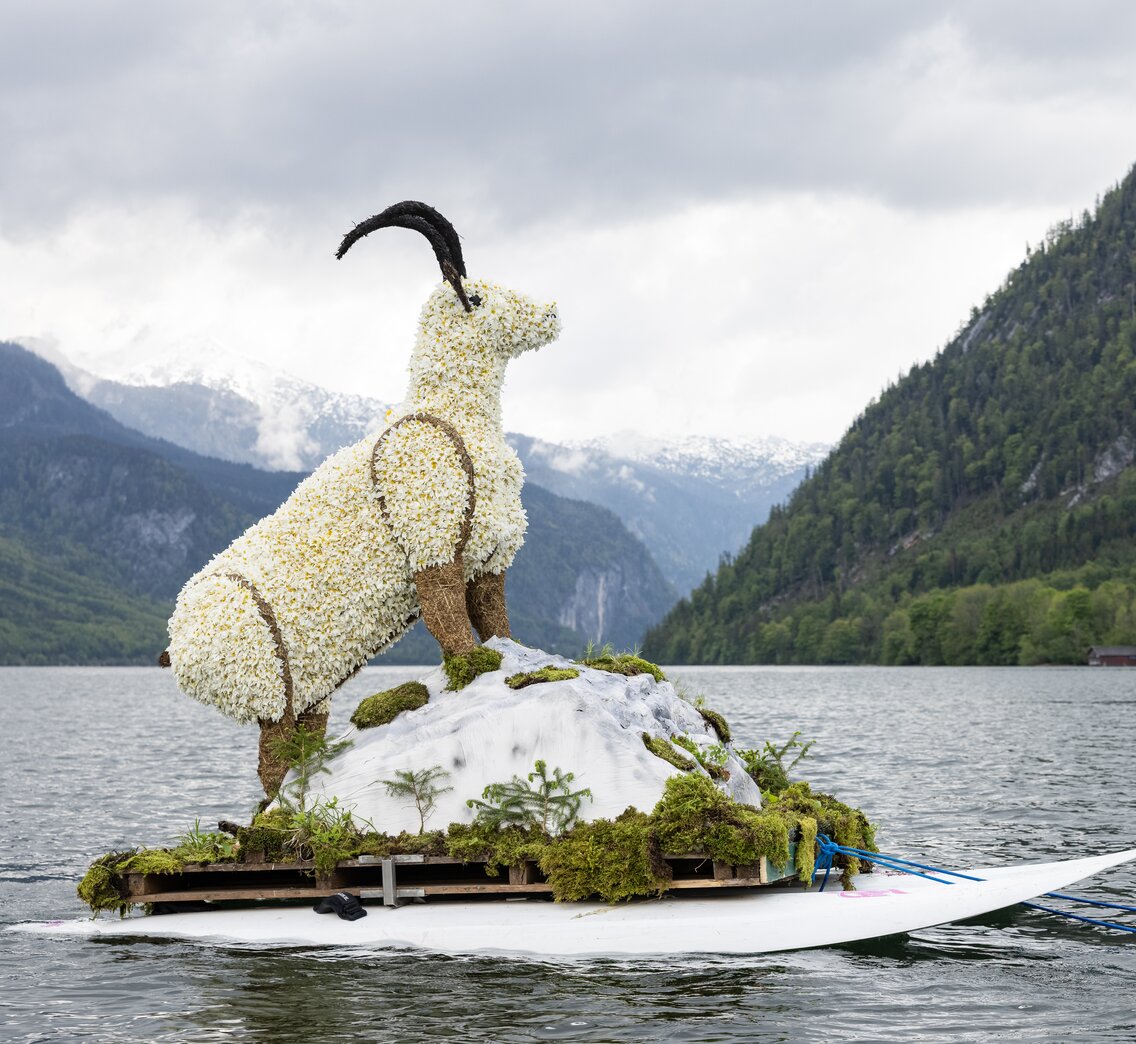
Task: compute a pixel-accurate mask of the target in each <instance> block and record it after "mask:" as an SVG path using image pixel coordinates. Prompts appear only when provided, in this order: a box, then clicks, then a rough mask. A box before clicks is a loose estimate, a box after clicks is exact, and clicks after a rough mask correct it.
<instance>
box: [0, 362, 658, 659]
mask: <svg viewBox="0 0 1136 1044" xmlns="http://www.w3.org/2000/svg"><path fill="white" fill-rule="evenodd" d="M301 478H303V472H280V471H265V470H262V469H259V468H254V467H253V466H252V465H250V464H239V463H234V462H231V461H225V460H220V459H217V458H214V457H207V456H204V455H201V454H198V453H195V452H193V451H192V450H190V449H186V448H184V447H182V446H178V445H175V444H174V443H172V442H170V441H167V440H163V439H159V438H155V437H153V436H151V435H147V434H145V433H142V432H139V431H136V430H134V429H132V428H130V427H127V426H125V425H123V424H122V423H120V422H119V421H117V420H116V419H115V418H113V417H112V416H111V415H110V414H109V413H107V412H106V411H104V410H102V409H99V408H97V407H95V406H93V405H92V404H91V403H89V402H87V401H86V400H84V399H82V398H81V397H79V396H78V395H76V394H75V393H74V392H73V391H72V390H71V389H70V388H69V387H68V385H67V384H66V382H65V381H64V379H63V377H62V375H61V374H60V372H59V370H58V369H57V368H56V367H55V366H53V365H52V364H51V363H49V362H47V361H46V360H44V359H42V358H40V357H38V356H37V355H35V354H33V353H31V352H29V351H27V350H25V349H24V348H22V347H20V346H19V345H15V344H8V343H0V662H3V663H152V662H154V660H155V658H156V656H157V654H158V652H159V651H160V650H161V649H162V648H163V647H164V645H165V640H166V639H165V621H166V618H167V617H168V615H169V611H170V609H171V607H172V602H173V598H174V596H175V594H176V592H177V590H178V589H179V588H180V586H181V584H182V583H184V581H185V580H186V579H188V577H189V576H190V575H192V574H193V573H194V572H195V571H196V570H197V569H199V568H200V567H201V566H202V565H204V564H205V563H206V562H207V561H208V560H209V558H210V557H211V556H212V555H213V554H214V553H216V552H217V551H219V550H221V549H222V548H223V547H224V546H225V545H226V544H227V543H228V542H229V541H230V540H232V539H233V537H234V536H236V535H237V534H239V533H240V532H241V531H242V530H243V529H245V528H246V527H247V526H248V525H250V524H251V523H252V522H254V521H255V520H256V519H258V518H260V517H262V516H263V515H265V514H268V513H270V512H271V511H273V510H275V508H276V507H277V506H278V505H279V504H280V503H281V502H282V501H283V500H284V499H285V498H286V497H287V496H288V495H289V494H290V493H291V491H292V489H293V488H295V486H296V484H297V483H298V482H299V481H300V479H301ZM524 501H525V507H526V509H527V511H528V514H529V534H528V539H527V542H526V544H525V546H524V548H523V549H522V551H521V553H520V554H519V555H518V557H517V560H516V562H515V563H514V565H513V567H512V569H511V570H510V573H509V598H510V606H511V610H512V617H513V624H514V631H515V633H516V634H517V635H518V636H519V637H520V638H522V639H523V640H525V641H528V642H530V643H533V644H538V645H541V646H543V647H545V648H549V649H557V650H561V651H564V652H567V653H571V654H578V653H579V652H580V651H581V650H582V649H583V647H584V646H585V644H586V643H587V642H588V641H589V640H593V641H596V642H599V643H602V642H605V641H611V642H612V643H613V644H616V645H620V646H628V645H631V644H634V643H635V642H636V641H637V640H638V638H639V636H640V635H642V633H643V631H644V630H645V628H646V627H647V626H648V624H650V623H651V622H653V621H654V620H656V619H658V618H659V616H660V615H661V614H662V613H663V612H664V611H665V610H666V608H667V606H669V605H670V604H671V603H672V602H673V601H674V598H675V591H674V589H673V587H672V586H671V585H670V584H669V583H668V582H667V581H666V579H665V578H664V577H663V575H662V574H661V573H660V571H659V569H658V567H657V566H656V564H655V563H654V561H653V560H652V558H651V556H650V554H649V552H648V551H647V550H646V548H645V547H644V546H643V545H642V543H641V542H640V541H639V540H638V539H636V538H635V537H634V536H633V535H632V534H631V533H629V532H628V531H627V529H626V528H625V527H624V526H623V524H622V523H621V522H620V521H619V519H618V518H617V517H616V516H615V515H614V514H613V513H611V512H610V511H608V510H606V509H605V508H602V507H599V506H597V505H594V504H587V503H582V502H579V501H572V500H568V499H565V498H562V497H558V496H556V495H555V494H553V493H551V492H548V491H546V490H543V489H540V488H539V487H538V486H536V485H532V484H530V485H529V486H528V487H527V488H526V490H525V494H524ZM436 655H437V653H436V645H434V644H433V643H432V640H431V639H429V637H428V636H426V635H425V634H424V632H419V633H418V634H415V633H413V632H412V633H411V634H410V635H408V636H407V637H406V638H404V639H403V641H402V642H400V643H399V644H398V645H397V646H395V648H394V649H393V650H392V651H391V653H388V654H387V656H388V658H389V660H390V661H391V662H394V661H395V659H396V658H397V659H398V660H399V661H401V662H408V661H414V662H429V661H431V660H433V659H436Z"/></svg>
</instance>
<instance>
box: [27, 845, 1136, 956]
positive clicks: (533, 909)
mask: <svg viewBox="0 0 1136 1044" xmlns="http://www.w3.org/2000/svg"><path fill="white" fill-rule="evenodd" d="M1132 859H1136V849H1130V850H1128V851H1126V852H1117V853H1115V854H1113V855H1103V856H1092V857H1089V858H1086V859H1070V860H1066V861H1063V862H1057V863H1034V864H1026V865H1019V866H1007V867H994V868H987V867H984V868H979V869H974V870H967V871H965V872H966V873H968V874H970V875H972V876H974V877H981V878H983V879H984V880H981V881H966V880H958V879H952V880H954V883H952V884H943V883H941V882H936V881H928V880H925V879H923V878H919V877H912V876H909V875H904V874H895V873H873V874H862V875H860V876H859V877H857V879H856V881H855V884H856V889H855V890H854V891H843V890H841V889H840V886H839V880H838V879H837V878H836V877H835V876H834V877H833V879H832V881H831V882H830V884H829V886H828V888H827V889H826V890H825V891H824V892H821V891H818V889H817V886H816V885H814V886H813V888H812V889H809V890H806V889H803V888H800V887H789V888H782V887H773V888H767V889H758V890H754V891H750V892H746V893H743V894H734V895H727V896H716V897H714V898H708V899H707V898H697V899H694V898H687V897H680V896H675V895H668V896H665V897H664V898H662V899H657V900H642V901H636V902H629V903H621V904H618V905H615V906H608V905H605V904H603V903H553V902H548V901H545V900H534V899H527V900H522V901H506V902H502V901H491V902H435V903H425V904H409V905H406V906H401V907H397V908H387V907H383V906H380V905H378V904H371V905H370V906H368V907H367V912H368V916H367V917H363V918H361V919H359V920H357V921H344V920H341V919H340V918H338V917H336V916H335V915H334V914H317V913H315V912H314V911H313V910H312V909H311V907H310V906H306V905H305V906H288V907H280V906H276V907H274V906H270V905H267V904H265V905H264V906H258V907H253V908H244V909H218V910H208V911H202V912H196V913H182V914H163V915H160V916H149V917H147V916H141V915H139V916H132V917H127V918H125V919H119V918H106V919H99V920H76V921H49V922H46V923H32V924H21V925H15V926H13V928H12V929H11V930H16V931H26V932H37V933H47V934H53V935H77V936H100V937H122V936H132V937H139V936H141V937H149V938H155V939H194V940H198V941H201V942H207V943H214V944H221V945H229V944H238V945H250V946H255V947H257V948H264V947H290V946H334V947H362V948H366V949H368V950H373V949H383V948H412V949H419V950H430V951H433V952H438V953H446V954H513V955H518V956H540V957H583V956H613V955H620V956H622V955H634V954H683V953H718V954H726V953H729V954H752V953H769V952H772V951H777V950H799V949H806V948H808V947H813V946H830V945H833V944H835V943H844V942H853V941H856V940H859V939H874V938H878V937H880V936H884V935H893V934H896V933H900V932H911V931H915V930H917V929H919V928H929V927H931V926H933V925H937V924H945V923H947V922H949V921H958V920H962V919H964V918H967V917H975V916H977V915H979V914H984V913H990V912H991V911H994V910H1000V909H1002V908H1003V907H1007V906H1013V905H1015V904H1016V903H1020V902H1022V901H1023V900H1026V899H1031V898H1034V897H1035V896H1039V895H1042V894H1044V893H1045V892H1052V891H1056V890H1058V889H1061V888H1065V887H1067V886H1069V885H1071V884H1073V883H1074V882H1075V881H1079V880H1081V879H1082V878H1085V877H1090V876H1091V875H1093V874H1096V873H1099V872H1100V871H1102V870H1106V869H1108V868H1109V867H1111V866H1117V865H1119V864H1120V863H1125V862H1128V861H1129V860H1132ZM834 885H835V887H834Z"/></svg>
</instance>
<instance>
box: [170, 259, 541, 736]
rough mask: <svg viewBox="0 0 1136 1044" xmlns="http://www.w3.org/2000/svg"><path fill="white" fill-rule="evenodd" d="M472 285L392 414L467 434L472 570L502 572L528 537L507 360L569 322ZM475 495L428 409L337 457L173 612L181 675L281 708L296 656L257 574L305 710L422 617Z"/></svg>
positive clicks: (246, 702)
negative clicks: (427, 587) (417, 582)
mask: <svg viewBox="0 0 1136 1044" xmlns="http://www.w3.org/2000/svg"><path fill="white" fill-rule="evenodd" d="M464 285H465V289H466V292H467V294H468V295H470V296H471V297H472V296H474V295H476V296H477V297H478V298H479V299H480V304H479V305H478V306H477V307H475V308H474V310H473V311H472V312H471V313H466V312H465V310H464V309H463V307H462V305H461V303H460V302H459V301H458V299H457V296H456V295H455V294H454V292H453V290H452V289H451V288H450V287H449V285H448V284H445V283H443V284H442V285H441V286H439V287H438V288H437V289H436V290H435V291H434V293H433V294H431V296H430V298H429V299H428V300H427V302H426V304H425V306H424V307H423V309H422V314H421V316H420V318H419V324H418V335H417V339H416V342H415V347H414V352H413V354H412V356H411V360H410V365H409V372H410V383H409V387H408V391H407V396H406V399H405V401H404V402H403V403H402V404H401V405H400V406H399V407H398V408H397V409H395V410H393V411H392V412H391V414H390V415H389V417H388V418H387V419H388V422H389V423H390V424H391V425H392V426H393V425H394V424H395V423H396V422H397V421H399V420H401V419H402V418H404V417H408V416H410V415H411V414H428V415H430V416H432V417H437V418H439V419H441V420H444V421H447V422H448V423H449V424H450V425H452V426H453V427H454V428H455V429H456V430H457V431H458V433H459V434H460V436H461V438H462V441H463V442H464V444H465V448H466V452H467V453H468V454H469V456H470V458H471V460H472V462H473V469H474V485H475V489H476V497H475V505H476V506H475V510H474V514H473V519H472V524H471V530H470V536H469V540H468V542H467V544H466V546H465V550H464V553H463V561H464V565H465V574H466V577H467V579H468V578H471V577H473V576H477V575H480V574H482V573H487V572H488V573H499V572H501V571H502V570H504V569H505V568H507V567H508V566H509V564H510V563H511V562H512V561H513V557H514V556H515V555H516V553H517V551H518V550H519V549H520V547H521V544H522V543H523V540H524V532H525V525H526V522H525V513H524V510H523V508H522V507H521V485H522V483H523V481H524V472H523V470H522V468H521V463H520V460H519V459H518V458H517V456H516V454H515V453H514V452H513V451H512V450H511V449H510V448H509V447H508V446H507V445H506V443H505V437H504V432H503V431H502V429H501V405H500V394H501V384H502V381H503V380H504V375H505V367H506V365H507V364H508V361H509V359H510V358H512V357H514V356H516V355H519V354H520V353H521V352H523V351H526V350H528V349H532V348H539V347H541V346H542V345H545V344H548V343H549V342H550V341H552V340H554V339H555V338H556V336H557V334H558V333H559V332H560V323H559V319H558V317H557V315H556V310H555V306H551V307H549V306H545V305H538V304H536V303H534V302H532V301H530V300H529V299H528V298H526V297H524V296H523V295H521V294H518V293H516V292H514V291H511V290H507V289H505V288H504V287H500V286H498V285H496V284H493V283H486V282H480V281H466V282H465V283H464ZM380 439H381V444H380V445H379V449H378V452H377V453H376V452H375V447H376V443H379V442H380ZM372 454H374V456H375V477H376V480H377V484H376V482H373V481H372V478H371V458H372ZM380 496H381V497H382V500H383V501H385V506H386V509H387V514H388V517H389V523H388V522H387V521H386V520H384V518H383V516H382V511H381V503H380ZM467 498H468V478H467V475H466V472H465V470H464V469H463V468H462V465H461V461H460V459H459V456H458V452H457V449H456V448H455V446H454V444H453V442H452V440H451V439H450V438H449V437H448V436H447V435H446V434H445V433H444V432H443V431H441V430H440V429H439V428H437V427H436V426H434V425H432V424H429V423H427V422H424V421H418V420H409V421H405V422H404V423H402V424H400V425H398V427H394V428H393V429H390V428H388V430H387V433H386V434H385V436H384V435H383V433H381V432H380V433H377V434H376V435H372V436H368V437H367V438H365V439H363V440H362V441H360V442H358V443H356V444H355V445H353V446H348V447H347V448H346V449H342V450H340V451H339V452H338V453H336V454H335V455H334V456H332V457H329V458H328V459H327V460H326V461H324V463H323V464H321V465H320V467H319V468H318V469H317V470H316V471H315V472H313V473H312V474H311V475H310V476H309V477H308V478H307V479H305V480H304V481H303V482H302V483H301V484H300V485H299V487H298V488H297V489H296V491H295V492H294V493H293V494H292V496H291V497H289V498H288V500H287V501H286V502H285V503H284V504H283V505H281V506H280V508H278V509H277V510H276V511H275V512H274V513H273V514H272V515H269V516H268V517H267V518H264V519H262V520H261V521H260V522H258V523H257V524H256V525H254V526H252V527H251V528H250V529H248V530H247V531H246V532H245V533H244V534H243V535H241V536H240V537H238V538H237V539H236V540H235V541H234V542H233V543H232V544H231V545H230V546H229V547H228V548H227V549H226V550H224V551H222V552H221V553H220V554H219V555H217V556H215V557H214V558H213V560H212V561H211V562H210V563H209V564H208V565H207V566H206V567H205V568H204V569H202V570H201V571H200V572H199V573H197V574H196V575H195V576H193V577H191V578H190V580H189V581H188V582H187V583H186V585H185V586H184V587H183V588H182V591H181V593H180V594H179V596H178V600H177V605H176V607H175V609H174V614H173V616H172V617H171V618H170V625H169V629H170V645H169V654H170V661H171V664H172V666H173V668H174V671H175V674H176V676H177V681H178V684H179V686H180V687H181V688H182V690H183V691H184V692H186V693H187V694H188V695H190V696H192V697H193V698H194V699H197V700H200V701H201V702H203V703H211V704H213V705H215V706H216V707H217V708H218V709H219V710H221V711H222V713H224V714H226V715H228V716H229V717H231V718H234V719H235V720H237V721H240V722H248V721H253V720H257V719H260V720H265V721H277V720H279V719H280V717H281V715H282V714H283V713H284V710H285V682H284V665H283V662H282V661H281V659H280V657H279V656H278V655H277V652H276V642H275V638H274V636H273V634H272V632H271V629H270V627H269V624H268V623H267V622H266V621H265V619H264V617H263V615H262V614H261V612H260V610H259V608H258V606H257V604H256V600H255V597H254V595H253V593H252V591H251V590H249V588H248V586H247V584H251V585H252V587H253V588H255V591H256V593H257V594H258V595H259V596H260V598H261V599H263V601H264V602H266V603H267V605H268V606H269V607H270V609H271V613H272V616H273V617H274V619H275V622H276V624H277V626H278V627H279V632H280V637H281V639H282V641H283V645H284V649H285V651H286V653H287V660H288V667H289V670H290V673H291V680H292V686H293V709H294V711H295V713H297V714H299V713H301V712H302V711H304V710H306V709H307V708H309V707H312V706H314V705H315V704H317V703H319V702H320V701H321V700H325V699H326V698H327V697H328V696H329V695H330V694H331V693H332V692H333V691H334V690H335V689H336V688H337V687H338V686H339V685H340V684H341V683H342V682H343V681H344V680H345V679H346V678H347V677H348V676H349V675H350V674H351V673H352V672H353V671H354V670H355V669H356V668H358V667H360V666H362V664H364V663H366V661H367V660H368V659H370V658H371V657H372V656H374V655H376V654H377V653H379V652H381V651H382V650H383V649H384V648H386V647H387V646H389V645H391V644H392V643H393V642H395V641H397V640H398V638H400V637H401V636H402V634H403V633H404V632H405V631H406V629H407V628H408V626H409V625H410V623H412V622H413V620H414V619H415V618H416V617H417V615H418V612H419V604H418V595H417V592H416V590H415V588H414V584H413V582H412V580H411V575H412V573H414V572H415V571H417V570H419V569H422V568H423V567H425V566H428V565H437V564H440V563H443V562H448V561H451V560H452V559H453V557H454V554H455V550H456V548H457V543H458V534H459V532H460V528H461V522H462V516H463V513H464V511H465V509H466V504H467ZM241 578H243V581H245V582H247V584H246V583H243V582H242V579H241Z"/></svg>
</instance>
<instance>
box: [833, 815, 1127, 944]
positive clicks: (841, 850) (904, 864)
mask: <svg viewBox="0 0 1136 1044" xmlns="http://www.w3.org/2000/svg"><path fill="white" fill-rule="evenodd" d="M816 846H817V858H816V866H815V868H814V870H813V874H814V875H815V874H817V873H819V872H820V871H821V870H823V871H824V880H823V881H821V883H820V888H819V889H818V891H821V892H823V891H824V886H825V885H826V884H828V875H829V872H830V871H831V870H832V861H833V859H834V857H836V856H838V855H843V856H850V857H855V858H856V859H863V860H865V861H867V862H871V863H875V864H876V865H877V866H883V867H886V868H887V869H889V870H898V871H899V872H900V873H903V874H911V875H912V876H913V877H922V878H924V879H925V880H928V881H936V882H938V883H939V884H945V885H950V884H954V883H955V882H954V881H951V880H948V878H951V877H956V878H960V879H961V880H964V881H985V880H986V878H984V877H975V876H974V875H973V874H963V873H959V872H958V871H957V870H947V869H945V868H944V867H941V866H929V865H928V864H926V863H915V862H912V861H911V860H910V859H900V858H899V856H892V855H885V854H884V853H883V852H868V851H866V850H865V849H863V848H851V847H849V846H848V845H838V844H837V843H836V842H835V841H833V840H832V838H830V837H829V836H828V835H827V834H817V837H816ZM924 871H926V872H924ZM1045 898H1047V899H1064V900H1066V901H1068V902H1073V903H1082V904H1084V905H1085V906H1096V907H1103V908H1106V909H1109V910H1124V911H1126V912H1127V913H1136V906H1129V905H1127V904H1125V903H1107V902H1104V901H1103V900H1100V899H1088V898H1086V897H1084V896H1078V895H1067V894H1066V893H1064V892H1046V893H1045ZM1021 905H1022V906H1028V907H1029V908H1030V909H1031V910H1041V911H1043V912H1045V913H1050V914H1056V915H1057V916H1058V917H1067V918H1069V920H1071V921H1083V922H1084V923H1085V924H1096V925H1100V926H1101V927H1103V928H1112V929H1114V930H1115V931H1118V932H1133V933H1136V927H1133V926H1131V925H1127V924H1118V923H1117V922H1115V921H1102V920H1099V919H1098V918H1095V917H1084V916H1082V915H1081V914H1075V913H1070V912H1069V911H1067V910H1059V909H1057V908H1056V907H1054V906H1042V905H1041V904H1039V903H1027V902H1023V903H1022V904H1021Z"/></svg>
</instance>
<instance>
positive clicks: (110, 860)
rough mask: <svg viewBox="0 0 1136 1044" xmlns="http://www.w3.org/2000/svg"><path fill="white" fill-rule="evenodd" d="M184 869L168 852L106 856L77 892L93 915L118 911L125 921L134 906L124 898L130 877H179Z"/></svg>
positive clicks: (142, 851) (137, 851)
mask: <svg viewBox="0 0 1136 1044" xmlns="http://www.w3.org/2000/svg"><path fill="white" fill-rule="evenodd" d="M183 869H184V864H183V863H182V861H181V860H180V859H179V858H178V857H177V856H176V855H175V854H174V853H173V852H171V851H170V850H169V849H167V848H143V849H130V850H128V851H125V852H107V854H106V855H104V856H100V857H99V858H98V859H96V860H95V861H94V862H93V863H92V864H91V865H90V867H89V868H88V870H87V872H86V873H85V874H84V875H83V879H82V880H81V881H80V882H79V885H78V887H77V888H76V892H77V893H78V895H79V898H80V899H82V900H83V902H85V903H86V904H87V905H88V906H89V907H90V908H91V912H92V913H94V914H97V913H98V912H99V911H100V910H117V911H118V913H119V916H120V917H124V916H125V915H126V913H127V911H128V910H129V909H130V907H131V906H133V905H134V904H133V903H132V902H129V901H128V900H127V899H126V898H125V896H126V880H125V878H126V875H127V874H179V873H181V871H182V870H183Z"/></svg>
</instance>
